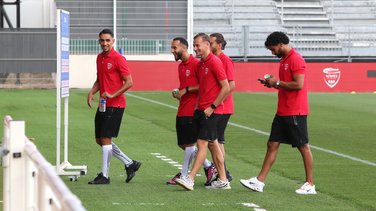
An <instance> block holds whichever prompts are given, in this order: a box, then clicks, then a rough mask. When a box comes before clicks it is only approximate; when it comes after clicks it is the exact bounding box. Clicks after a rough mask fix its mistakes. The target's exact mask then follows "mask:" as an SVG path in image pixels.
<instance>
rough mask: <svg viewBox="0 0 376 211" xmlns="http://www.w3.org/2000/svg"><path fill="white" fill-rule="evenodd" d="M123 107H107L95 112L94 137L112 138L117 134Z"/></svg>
mask: <svg viewBox="0 0 376 211" xmlns="http://www.w3.org/2000/svg"><path fill="white" fill-rule="evenodd" d="M123 113H124V108H113V107H107V108H106V112H99V110H98V109H97V113H96V114H95V138H113V137H117V136H118V134H119V129H120V125H121V119H122V118H123Z"/></svg>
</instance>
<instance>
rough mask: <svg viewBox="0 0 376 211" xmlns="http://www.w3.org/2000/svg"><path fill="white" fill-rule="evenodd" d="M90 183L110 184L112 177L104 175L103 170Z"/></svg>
mask: <svg viewBox="0 0 376 211" xmlns="http://www.w3.org/2000/svg"><path fill="white" fill-rule="evenodd" d="M88 184H89V185H108V184H110V177H108V178H106V177H105V176H103V174H102V172H101V173H99V174H98V176H97V177H95V178H94V180H93V181H90V182H88Z"/></svg>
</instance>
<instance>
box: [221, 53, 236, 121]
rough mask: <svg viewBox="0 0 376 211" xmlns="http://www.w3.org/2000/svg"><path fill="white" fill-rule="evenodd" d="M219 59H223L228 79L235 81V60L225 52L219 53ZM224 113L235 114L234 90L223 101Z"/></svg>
mask: <svg viewBox="0 0 376 211" xmlns="http://www.w3.org/2000/svg"><path fill="white" fill-rule="evenodd" d="M219 59H220V60H221V61H222V64H223V68H224V69H225V71H226V76H227V80H228V81H229V82H230V81H234V80H235V71H234V62H233V61H232V60H231V58H230V57H228V56H227V55H226V54H224V53H223V52H222V53H221V54H219ZM223 106H224V109H223V114H233V113H234V98H233V96H232V92H230V94H229V95H228V96H227V97H226V99H225V100H224V101H223Z"/></svg>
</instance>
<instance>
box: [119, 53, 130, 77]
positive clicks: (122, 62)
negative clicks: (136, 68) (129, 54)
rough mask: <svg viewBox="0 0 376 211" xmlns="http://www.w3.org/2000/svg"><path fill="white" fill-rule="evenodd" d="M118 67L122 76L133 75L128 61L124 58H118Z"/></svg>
mask: <svg viewBox="0 0 376 211" xmlns="http://www.w3.org/2000/svg"><path fill="white" fill-rule="evenodd" d="M118 67H119V72H120V75H121V76H123V77H124V76H128V75H130V74H131V73H130V72H129V68H128V65H127V60H126V59H125V57H124V56H119V58H118Z"/></svg>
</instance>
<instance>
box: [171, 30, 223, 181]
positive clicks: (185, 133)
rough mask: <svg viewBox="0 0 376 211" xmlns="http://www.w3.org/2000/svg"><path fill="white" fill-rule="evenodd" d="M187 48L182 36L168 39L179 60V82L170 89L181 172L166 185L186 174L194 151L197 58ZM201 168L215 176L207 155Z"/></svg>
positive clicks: (207, 174) (210, 177)
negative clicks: (181, 158)
mask: <svg viewBox="0 0 376 211" xmlns="http://www.w3.org/2000/svg"><path fill="white" fill-rule="evenodd" d="M187 49H188V42H187V40H186V39H184V38H182V37H176V38H174V39H173V40H172V43H171V53H172V54H173V55H174V58H175V61H179V60H181V63H180V64H179V68H178V72H179V82H180V85H179V89H178V91H176V92H175V91H173V92H172V97H174V98H176V99H177V100H179V108H178V112H177V115H176V134H177V141H178V145H179V147H180V148H181V149H183V150H184V162H183V166H182V170H181V172H179V173H178V174H176V175H175V176H174V177H173V178H172V179H170V180H169V181H167V184H168V185H176V179H178V178H180V177H181V176H187V174H188V169H189V166H190V164H191V162H192V160H193V158H194V157H195V155H196V151H197V148H196V146H195V143H196V139H197V132H196V130H195V127H194V125H193V113H194V110H195V107H196V103H197V93H198V92H197V91H198V89H199V85H198V79H197V75H196V71H197V64H198V63H199V60H198V59H196V58H195V57H194V56H193V55H191V54H189V53H188V51H187ZM204 170H205V174H206V176H207V181H210V182H211V181H212V180H213V179H214V178H215V167H214V165H213V164H212V163H211V162H210V161H209V160H208V159H205V162H204Z"/></svg>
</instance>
